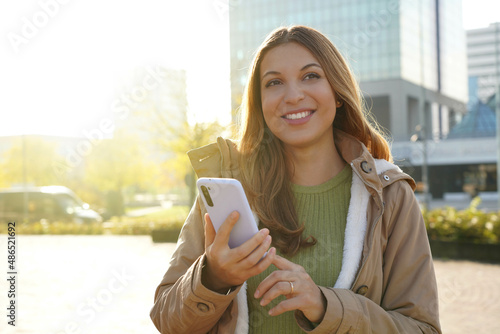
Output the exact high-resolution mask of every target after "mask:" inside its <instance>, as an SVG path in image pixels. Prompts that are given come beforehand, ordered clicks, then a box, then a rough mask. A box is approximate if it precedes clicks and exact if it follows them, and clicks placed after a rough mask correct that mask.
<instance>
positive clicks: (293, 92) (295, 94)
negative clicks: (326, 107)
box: [283, 83, 304, 104]
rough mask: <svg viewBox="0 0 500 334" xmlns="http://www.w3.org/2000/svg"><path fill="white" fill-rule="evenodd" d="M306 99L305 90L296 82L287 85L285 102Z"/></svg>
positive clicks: (296, 101) (291, 102) (293, 102)
mask: <svg viewBox="0 0 500 334" xmlns="http://www.w3.org/2000/svg"><path fill="white" fill-rule="evenodd" d="M303 99H304V91H303V90H302V88H301V87H300V86H299V85H298V84H295V83H290V84H288V85H287V86H286V91H285V96H284V99H283V100H284V102H285V103H288V104H297V103H298V102H299V101H301V100H303Z"/></svg>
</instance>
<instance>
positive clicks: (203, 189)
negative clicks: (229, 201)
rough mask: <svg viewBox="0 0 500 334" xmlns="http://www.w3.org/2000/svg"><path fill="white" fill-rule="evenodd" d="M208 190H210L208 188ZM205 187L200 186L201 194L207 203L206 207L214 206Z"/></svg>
mask: <svg viewBox="0 0 500 334" xmlns="http://www.w3.org/2000/svg"><path fill="white" fill-rule="evenodd" d="M208 189H210V188H208ZM208 189H207V187H205V186H201V192H202V193H203V196H204V197H205V200H206V201H207V204H208V206H214V202H213V201H212V197H210V193H209V192H208Z"/></svg>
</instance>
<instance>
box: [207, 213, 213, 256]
mask: <svg viewBox="0 0 500 334" xmlns="http://www.w3.org/2000/svg"><path fill="white" fill-rule="evenodd" d="M214 239H215V228H214V225H213V224H212V221H211V220H210V216H209V215H208V213H206V214H205V249H207V247H208V246H210V245H211V244H212V243H213V242H214Z"/></svg>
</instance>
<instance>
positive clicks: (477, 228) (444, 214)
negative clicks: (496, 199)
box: [423, 197, 500, 243]
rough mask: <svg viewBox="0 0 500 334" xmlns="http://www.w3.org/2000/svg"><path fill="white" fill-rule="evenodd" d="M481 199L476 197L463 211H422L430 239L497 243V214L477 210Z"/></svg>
mask: <svg viewBox="0 0 500 334" xmlns="http://www.w3.org/2000/svg"><path fill="white" fill-rule="evenodd" d="M480 202H481V199H480V198H479V197H476V198H474V199H473V200H472V202H471V204H470V206H469V207H468V208H467V209H465V210H460V211H458V210H456V209H455V208H451V207H445V208H441V209H435V210H431V211H423V216H424V220H425V226H426V228H427V233H428V235H429V238H430V239H433V240H444V241H467V242H474V243H499V242H500V219H499V214H500V213H499V212H484V211H481V210H478V209H477V206H478V205H479V204H480Z"/></svg>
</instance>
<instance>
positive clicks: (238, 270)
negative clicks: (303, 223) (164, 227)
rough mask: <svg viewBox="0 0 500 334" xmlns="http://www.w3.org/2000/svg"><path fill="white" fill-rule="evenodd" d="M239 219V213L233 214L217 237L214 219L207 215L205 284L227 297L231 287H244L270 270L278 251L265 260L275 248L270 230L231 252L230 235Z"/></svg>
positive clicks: (203, 273)
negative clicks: (246, 283)
mask: <svg viewBox="0 0 500 334" xmlns="http://www.w3.org/2000/svg"><path fill="white" fill-rule="evenodd" d="M238 218H239V214H238V212H237V211H234V212H232V213H231V214H230V215H229V217H227V219H226V220H225V221H224V223H223V224H222V225H221V227H220V228H219V231H218V232H217V233H215V229H214V227H213V224H212V221H211V220H210V216H209V215H208V214H206V215H205V254H206V263H205V267H204V268H203V272H202V283H203V285H204V286H205V287H207V288H209V289H211V290H213V291H217V292H220V293H226V292H227V291H228V289H230V288H231V287H233V286H237V285H240V284H243V282H245V281H246V280H247V279H249V278H250V277H252V276H255V275H258V274H260V273H261V272H263V271H264V270H266V268H267V267H269V266H270V265H271V263H272V261H273V260H274V256H275V254H276V249H275V248H271V249H270V250H269V252H268V253H267V255H266V256H265V257H264V258H262V257H263V256H264V254H265V253H266V252H267V251H268V249H269V246H271V236H270V235H269V230H268V229H267V228H264V229H262V230H260V231H259V232H258V233H257V234H255V235H254V236H253V237H252V238H250V239H249V240H248V241H246V242H245V243H243V244H242V245H240V246H238V247H235V248H232V249H231V248H229V246H228V241H229V235H230V233H231V230H232V229H233V227H234V225H235V224H236V222H237V221H238Z"/></svg>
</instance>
